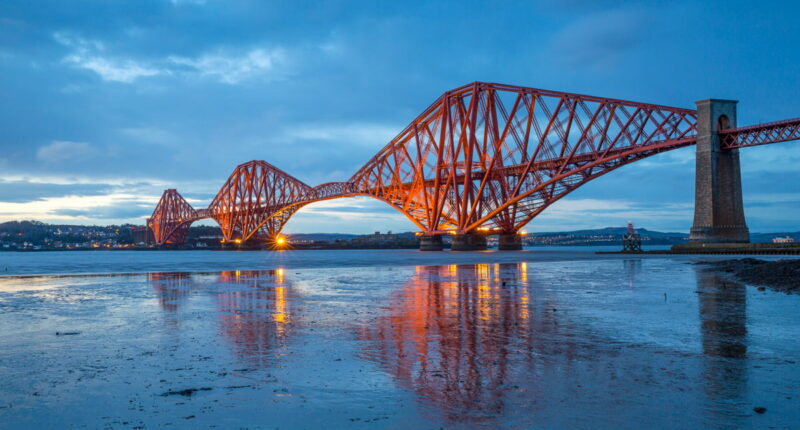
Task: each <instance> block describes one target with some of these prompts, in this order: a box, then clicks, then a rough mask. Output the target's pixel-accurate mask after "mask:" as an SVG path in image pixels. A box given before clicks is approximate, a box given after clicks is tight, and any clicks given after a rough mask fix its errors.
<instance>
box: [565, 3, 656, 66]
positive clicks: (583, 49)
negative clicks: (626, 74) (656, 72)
mask: <svg viewBox="0 0 800 430" xmlns="http://www.w3.org/2000/svg"><path fill="white" fill-rule="evenodd" d="M646 20H647V16H646V15H645V14H644V13H642V12H641V11H639V10H615V11H603V12H598V13H594V14H591V15H588V16H584V17H582V18H578V19H576V20H575V21H573V22H572V23H570V24H568V25H567V26H566V27H564V28H562V29H561V31H559V32H558V33H556V34H555V35H554V36H553V39H552V42H551V46H550V50H551V51H552V53H553V54H554V55H556V56H557V58H559V59H560V60H561V62H563V63H564V64H566V65H569V66H576V67H590V68H596V69H606V68H610V67H613V66H614V65H615V64H616V63H617V62H618V61H619V60H620V58H621V57H622V56H623V55H624V54H625V53H626V52H627V51H629V50H631V49H632V48H634V47H635V46H636V45H637V44H638V43H639V41H641V40H642V36H643V35H642V30H643V29H644V28H645V23H646Z"/></svg>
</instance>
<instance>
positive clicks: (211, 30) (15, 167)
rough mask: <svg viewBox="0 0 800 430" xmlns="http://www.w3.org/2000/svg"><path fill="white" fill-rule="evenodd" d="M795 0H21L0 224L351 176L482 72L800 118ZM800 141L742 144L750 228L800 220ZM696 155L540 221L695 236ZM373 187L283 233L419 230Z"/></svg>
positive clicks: (12, 55)
mask: <svg viewBox="0 0 800 430" xmlns="http://www.w3.org/2000/svg"><path fill="white" fill-rule="evenodd" d="M798 13H800V6H798V5H797V4H796V3H795V2H789V1H786V2H762V3H760V4H758V5H755V4H754V3H752V2H745V1H725V2H710V1H709V2H698V1H685V2H681V1H640V2H637V1H630V2H624V3H623V2H616V1H602V0H601V1H584V0H561V1H559V0H545V1H539V2H536V1H485V2H478V1H442V2H388V1H387V2H382V1H364V2H357V1H346V2H345V1H329V2H305V1H291V2H268V1H255V0H253V1H234V0H225V1H222V0H219V1H215V0H205V1H200V0H196V1H191V0H172V1H169V0H136V1H128V2H113V1H106V0H94V1H70V2H65V1H58V0H54V1H37V2H30V1H27V0H24V1H17V0H4V1H3V3H2V5H0V95H1V96H2V102H0V221H5V220H11V219H38V220H41V221H46V222H64V223H79V224H110V223H121V222H132V223H143V222H144V219H145V218H146V217H147V216H149V214H150V213H151V212H152V208H153V206H154V205H155V203H156V201H157V200H158V198H159V196H160V194H161V192H162V191H163V189H165V188H173V187H174V188H177V189H178V191H179V192H181V193H182V194H183V195H184V196H185V197H187V198H188V199H190V201H191V202H192V203H193V204H194V205H195V206H196V207H205V206H206V205H207V204H208V202H209V201H210V199H211V198H212V197H213V195H214V194H215V193H216V191H217V190H218V189H219V187H220V186H221V185H222V184H223V182H224V181H225V179H226V178H227V177H228V175H229V174H230V172H231V171H232V170H233V168H234V167H235V166H236V165H237V164H240V163H242V162H245V161H248V160H252V159H263V160H267V161H268V162H270V163H272V164H274V165H276V166H279V167H280V168H281V169H283V170H285V171H287V172H288V173H290V174H292V175H294V176H296V177H298V178H299V179H301V180H303V181H305V182H306V183H309V184H312V185H314V184H317V183H321V182H327V181H336V180H345V179H347V178H348V177H349V176H350V175H351V174H352V173H353V172H355V171H356V170H357V169H358V168H359V167H360V166H361V165H362V164H363V163H364V162H366V161H367V160H368V159H369V158H370V157H371V156H372V155H373V154H374V153H376V152H377V151H378V150H379V149H380V148H381V147H383V146H384V145H385V144H386V143H387V142H388V141H389V140H390V139H391V138H392V137H393V136H394V135H395V134H396V133H397V132H399V131H400V130H401V129H402V128H403V127H404V126H405V125H407V124H408V123H409V122H410V121H411V120H412V119H413V118H414V117H415V116H416V115H417V114H419V113H420V112H421V111H422V110H423V109H424V108H425V107H427V106H428V105H429V104H430V103H431V102H432V101H433V100H434V99H435V98H436V97H438V96H439V95H440V94H441V93H442V92H444V91H446V90H448V89H450V88H454V87H457V86H460V85H463V84H465V83H468V82H472V81H491V82H501V83H508V84H516V85H524V86H530V87H536V88H545V89H552V90H561V91H568V92H576V93H584V94H591V95H597V96H604V97H615V98H622V99H629V100H635V101H641V102H652V103H659V104H665V105H672V106H677V107H693V106H694V102H695V101H696V100H700V99H704V98H710V97H714V98H729V99H736V100H739V101H740V104H739V124H740V125H748V124H753V123H757V122H765V121H773V120H778V119H785V118H790V117H797V116H800V85H798V83H797V82H798V81H797V79H798V77H797V72H798V71H800V55H797V54H798V53H800V52H798V49H800V48H798V47H800V27H798V26H797V23H796V17H797V16H798ZM798 165H800V142H798V143H783V144H776V145H769V146H765V147H758V148H750V149H745V150H743V151H742V166H743V182H744V196H745V206H746V214H747V217H748V224H749V226H750V228H751V230H752V231H779V230H792V231H796V230H798V229H800V224H798V221H797V219H798V214H800V185H798V184H800V174H798ZM693 175H694V158H693V148H687V149H683V150H678V151H673V152H670V153H666V154H663V155H659V156H656V157H653V158H650V159H648V160H644V161H641V162H638V163H635V164H632V165H630V166H626V167H624V168H622V169H619V170H617V171H615V172H613V173H611V174H609V175H606V176H604V177H602V178H600V179H598V180H595V181H593V182H591V183H589V184H587V185H586V186H584V187H582V188H580V189H579V190H577V191H575V192H573V193H572V194H571V195H569V196H568V197H567V198H565V199H563V200H562V201H560V202H558V203H556V204H554V205H553V206H552V207H551V208H549V209H548V210H547V211H546V212H545V213H543V215H542V216H540V217H539V218H537V219H535V220H534V221H533V222H532V223H531V224H529V225H528V230H530V231H553V230H562V229H572V228H592V227H605V226H609V225H623V224H624V223H625V221H627V220H628V219H631V220H633V221H634V222H635V223H636V224H637V225H640V226H644V227H647V228H651V229H659V230H673V231H688V229H689V227H690V226H691V222H692V206H693V190H694V188H693V181H694V179H693ZM412 229H413V225H412V224H411V223H410V222H409V221H407V220H406V219H405V218H404V217H403V216H401V215H399V214H398V213H395V212H394V210H393V209H391V208H389V207H388V206H386V205H385V204H383V203H381V202H377V201H372V200H370V199H368V198H359V199H340V200H333V201H328V202H321V203H318V204H314V205H310V206H308V207H306V208H304V209H303V210H301V211H300V212H299V213H298V214H297V215H296V216H295V217H294V218H293V219H292V220H291V221H290V222H289V224H288V225H287V227H286V231H287V232H347V233H363V232H371V231H375V230H381V231H385V230H394V231H408V230H412Z"/></svg>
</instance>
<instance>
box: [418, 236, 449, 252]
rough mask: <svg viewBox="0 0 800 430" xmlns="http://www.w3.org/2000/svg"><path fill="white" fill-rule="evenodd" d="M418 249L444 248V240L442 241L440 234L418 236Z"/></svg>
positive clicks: (433, 249)
mask: <svg viewBox="0 0 800 430" xmlns="http://www.w3.org/2000/svg"><path fill="white" fill-rule="evenodd" d="M419 250H420V251H442V250H444V242H443V241H442V236H420V238H419Z"/></svg>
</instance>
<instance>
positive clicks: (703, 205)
mask: <svg viewBox="0 0 800 430" xmlns="http://www.w3.org/2000/svg"><path fill="white" fill-rule="evenodd" d="M736 103H737V102H736V101H735V100H716V99H709V100H701V101H698V102H697V149H696V150H697V155H696V157H697V160H696V163H697V164H696V171H695V201H694V225H692V229H691V232H690V234H689V242H690V243H694V244H701V243H749V242H750V232H749V230H748V229H747V224H746V223H745V219H744V204H743V203H742V177H741V170H740V167H739V150H738V149H722V148H721V146H720V136H719V134H718V133H719V132H720V131H724V130H726V129H731V128H736Z"/></svg>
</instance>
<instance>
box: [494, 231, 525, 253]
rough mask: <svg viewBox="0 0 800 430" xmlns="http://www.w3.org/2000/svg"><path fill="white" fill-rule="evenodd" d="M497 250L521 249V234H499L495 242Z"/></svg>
mask: <svg viewBox="0 0 800 430" xmlns="http://www.w3.org/2000/svg"><path fill="white" fill-rule="evenodd" d="M497 250H498V251H520V250H522V236H520V235H519V234H517V233H508V234H501V235H500V238H499V240H498V242H497Z"/></svg>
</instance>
